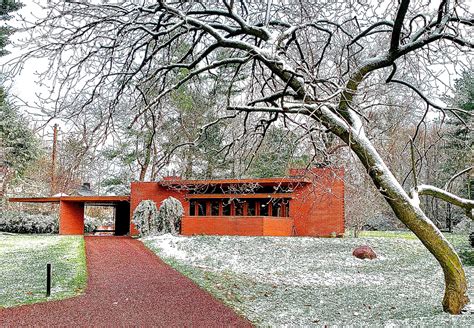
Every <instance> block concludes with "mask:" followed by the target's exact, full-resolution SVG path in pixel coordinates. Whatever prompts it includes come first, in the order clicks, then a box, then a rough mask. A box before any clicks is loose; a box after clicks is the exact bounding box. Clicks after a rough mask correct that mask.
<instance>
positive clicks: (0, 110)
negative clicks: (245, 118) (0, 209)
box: [0, 0, 39, 205]
mask: <svg viewBox="0 0 474 328" xmlns="http://www.w3.org/2000/svg"><path fill="white" fill-rule="evenodd" d="M21 6H22V4H21V3H20V2H18V1H14V0H4V1H2V3H1V4H0V21H4V20H8V19H9V17H10V16H9V15H10V13H11V12H13V11H16V10H18V9H19V8H20V7H21ZM11 33H12V29H11V28H8V27H6V26H2V27H0V56H4V55H6V54H8V51H7V50H6V49H5V47H6V46H7V44H8V43H9V41H8V37H9V36H10V34H11ZM7 98H8V96H7V93H6V91H5V90H4V88H3V86H0V205H1V203H2V202H3V196H4V195H5V193H6V191H7V188H8V185H9V184H10V182H11V181H12V180H13V179H14V178H18V177H21V176H22V175H23V174H24V173H25V171H26V169H27V167H28V165H29V164H30V163H31V162H32V161H33V160H34V159H35V158H36V156H37V155H38V152H39V147H38V146H39V144H38V141H37V140H36V138H35V135H34V133H33V132H32V131H31V130H30V129H29V128H28V120H27V119H25V118H24V117H23V116H21V114H20V113H19V112H18V109H17V108H16V107H15V106H13V105H12V104H11V103H10V102H9V101H8V99H7Z"/></svg>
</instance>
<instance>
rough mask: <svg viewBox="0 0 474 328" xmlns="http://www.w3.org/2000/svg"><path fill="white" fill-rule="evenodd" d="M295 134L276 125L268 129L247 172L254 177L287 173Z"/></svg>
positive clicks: (295, 143)
mask: <svg viewBox="0 0 474 328" xmlns="http://www.w3.org/2000/svg"><path fill="white" fill-rule="evenodd" d="M296 145H297V142H296V135H295V134H294V133H292V132H291V131H287V130H285V129H282V128H278V127H275V126H273V127H271V128H269V129H268V131H267V133H266V136H265V138H264V139H263V141H262V145H261V146H260V147H259V148H258V150H257V152H256V154H255V157H254V159H253V161H252V163H251V165H250V168H249V170H248V173H249V175H250V176H252V177H256V178H271V177H283V176H286V175H287V174H288V169H289V166H290V165H291V163H292V160H293V157H294V155H295V151H296Z"/></svg>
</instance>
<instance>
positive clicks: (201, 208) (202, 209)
mask: <svg viewBox="0 0 474 328" xmlns="http://www.w3.org/2000/svg"><path fill="white" fill-rule="evenodd" d="M196 205H197V210H198V211H197V212H198V213H197V215H198V216H206V202H203V201H199V202H196Z"/></svg>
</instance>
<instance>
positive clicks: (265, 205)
mask: <svg viewBox="0 0 474 328" xmlns="http://www.w3.org/2000/svg"><path fill="white" fill-rule="evenodd" d="M268 205H269V202H266V201H262V202H261V203H260V215H261V216H268Z"/></svg>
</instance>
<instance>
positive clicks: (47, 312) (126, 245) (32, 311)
mask: <svg viewBox="0 0 474 328" xmlns="http://www.w3.org/2000/svg"><path fill="white" fill-rule="evenodd" d="M85 241H86V254H87V269H88V273H89V277H88V286H87V289H86V293H85V294H84V295H82V296H78V297H75V298H70V299H67V300H63V301H51V302H46V303H39V304H34V305H25V306H20V307H16V308H7V309H3V310H0V326H2V327H19V326H36V327H38V326H49V327H51V326H55V327H58V326H60V327H66V326H68V327H72V326H74V327H86V326H87V327H91V326H95V327H98V326H99V327H105V326H108V327H111V326H135V327H136V326H142V327H143V326H147V327H149V326H154V327H176V326H179V327H191V326H192V327H249V326H251V324H250V322H248V321H247V320H245V319H243V318H241V317H239V316H238V315H237V314H236V313H234V312H233V311H232V310H231V309H229V308H228V307H226V306H224V305H223V304H221V303H220V302H219V301H217V300H216V299H214V298H213V297H212V296H210V295H209V294H208V293H207V292H205V291H203V290H202V289H200V288H199V287H197V286H196V285H195V284H194V283H193V282H192V281H191V280H189V279H188V278H186V277H184V276H183V275H181V274H180V273H178V272H177V271H175V270H174V269H172V268H170V267H169V266H168V265H166V264H165V263H163V262H162V261H161V260H160V259H159V258H158V257H157V256H156V255H155V254H153V253H152V252H150V251H149V250H148V249H147V248H146V247H145V246H144V245H143V244H142V243H141V242H140V241H138V240H134V239H131V238H128V237H85Z"/></svg>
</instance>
